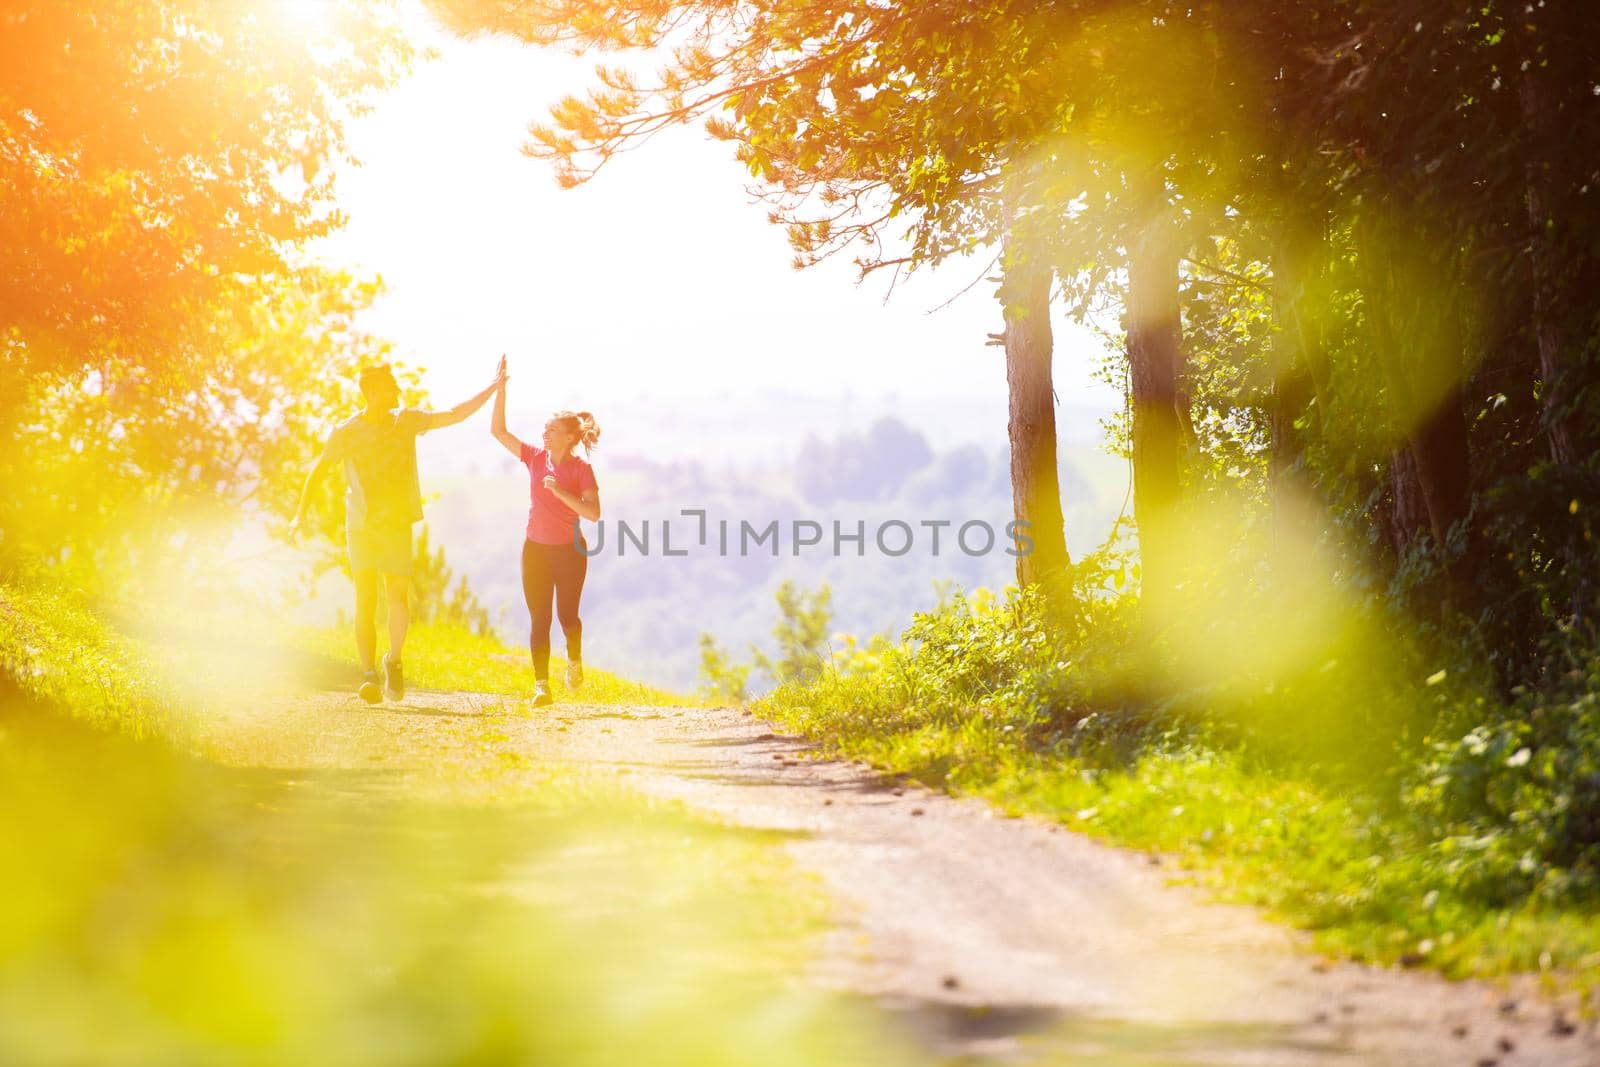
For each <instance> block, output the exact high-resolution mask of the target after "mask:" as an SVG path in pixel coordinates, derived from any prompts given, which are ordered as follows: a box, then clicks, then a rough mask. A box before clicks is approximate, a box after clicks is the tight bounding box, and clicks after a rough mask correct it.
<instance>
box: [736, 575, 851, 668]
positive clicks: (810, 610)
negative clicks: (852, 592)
mask: <svg viewBox="0 0 1600 1067" xmlns="http://www.w3.org/2000/svg"><path fill="white" fill-rule="evenodd" d="M776 597H777V601H778V621H777V624H776V625H775V626H773V628H772V636H773V639H774V640H775V641H776V642H777V646H778V652H777V657H776V658H770V657H768V656H767V655H766V654H765V653H763V652H762V651H761V650H760V649H755V650H753V651H754V655H755V665H756V666H757V667H758V668H760V669H761V670H762V671H765V672H766V673H767V674H768V675H770V676H771V677H772V679H773V681H775V682H777V683H778V684H779V685H784V684H786V683H789V682H805V681H808V680H810V679H813V678H816V677H817V676H818V675H820V674H821V673H822V671H823V670H824V669H825V668H826V667H827V665H828V660H829V657H830V653H829V645H828V624H829V623H830V622H832V621H833V608H832V605H831V602H832V598H833V593H832V591H831V590H830V589H829V588H828V586H827V585H826V584H824V585H823V586H822V587H821V588H819V589H817V590H815V591H813V592H811V593H807V592H805V591H804V590H802V589H800V587H799V586H797V585H795V583H794V582H793V581H785V582H784V583H783V584H782V585H780V586H779V587H778V591H777V594H776Z"/></svg>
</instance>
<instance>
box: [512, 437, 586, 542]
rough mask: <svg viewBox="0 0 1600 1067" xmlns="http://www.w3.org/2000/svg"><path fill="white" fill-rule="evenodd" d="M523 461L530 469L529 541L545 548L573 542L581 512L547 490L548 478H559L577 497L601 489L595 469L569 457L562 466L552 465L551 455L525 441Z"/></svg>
mask: <svg viewBox="0 0 1600 1067" xmlns="http://www.w3.org/2000/svg"><path fill="white" fill-rule="evenodd" d="M522 462H523V463H525V464H527V467H528V497H529V503H528V540H530V541H537V542H538V543H539V544H541V545H570V544H572V543H573V537H572V524H573V523H575V522H577V521H578V513H577V512H576V511H573V510H572V509H571V508H569V507H567V505H566V504H564V503H562V501H561V498H560V497H558V496H556V495H555V494H554V493H552V492H551V491H550V490H548V489H546V488H545V487H544V479H545V475H547V474H553V475H555V476H556V484H557V485H559V486H561V488H563V489H565V490H566V491H567V492H569V493H571V494H572V495H573V496H582V495H583V491H584V490H585V489H597V488H599V486H597V485H596V484H595V480H594V468H593V467H591V466H589V464H588V463H586V462H584V461H583V460H581V459H579V458H578V457H577V456H568V457H567V458H566V459H565V460H564V461H563V462H562V463H561V464H560V465H559V466H557V465H556V464H554V463H552V462H550V453H549V452H547V451H545V450H544V449H542V448H534V447H533V446H532V445H530V444H528V443H526V442H524V443H523V445H522Z"/></svg>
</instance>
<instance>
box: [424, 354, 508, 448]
mask: <svg viewBox="0 0 1600 1067" xmlns="http://www.w3.org/2000/svg"><path fill="white" fill-rule="evenodd" d="M505 376H506V360H505V357H504V356H501V357H500V366H499V367H497V368H496V369H495V376H494V381H492V382H490V383H489V385H488V387H487V388H485V389H484V390H483V391H482V392H478V393H474V394H473V395H472V396H470V397H468V398H467V399H466V400H463V401H462V402H461V403H459V404H457V405H456V406H455V407H453V408H451V409H450V410H448V411H428V412H424V413H423V416H422V425H421V426H420V427H418V429H417V432H418V433H427V432H428V431H429V430H437V429H439V428H441V427H444V426H454V425H455V424H456V423H458V422H462V421H464V420H466V419H469V418H471V417H472V415H473V413H474V412H476V411H477V410H478V409H479V408H481V407H483V404H484V401H486V400H488V399H489V397H490V396H492V395H493V394H494V391H495V390H496V389H498V388H500V385H501V383H502V382H503V381H504V380H505Z"/></svg>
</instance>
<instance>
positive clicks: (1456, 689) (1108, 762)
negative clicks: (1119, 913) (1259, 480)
mask: <svg viewBox="0 0 1600 1067" xmlns="http://www.w3.org/2000/svg"><path fill="white" fill-rule="evenodd" d="M1106 563H1107V561H1106V560H1105V559H1096V558H1094V557H1090V558H1089V559H1087V560H1085V561H1083V563H1081V564H1080V567H1081V568H1082V570H1080V571H1079V573H1078V575H1077V576H1076V579H1077V589H1078V590H1079V595H1080V596H1086V598H1087V603H1088V608H1087V612H1088V619H1089V622H1088V624H1087V625H1086V626H1085V628H1084V629H1083V630H1082V631H1079V632H1075V633H1070V632H1061V631H1059V630H1052V629H1049V628H1047V627H1046V626H1045V624H1044V618H1045V615H1044V611H1043V608H1042V605H1041V604H1040V602H1039V600H1038V597H1037V595H1036V594H1035V593H1032V592H1018V591H1016V590H1015V589H1013V590H1008V591H1007V594H1006V596H1005V597H1003V598H1002V597H996V596H994V595H992V594H990V593H988V592H985V591H982V590H980V591H979V592H977V593H975V594H972V595H970V596H954V597H950V598H948V599H947V600H946V601H945V602H944V603H943V604H942V605H941V606H940V607H939V608H938V609H937V610H935V611H932V612H928V613H924V614H919V615H917V616H916V617H915V619H914V621H913V622H912V624H911V625H910V626H909V627H908V628H907V629H906V631H905V633H904V635H903V636H902V639H901V641H900V642H899V643H898V644H894V645H892V646H884V647H880V648H878V649H876V650H875V651H874V652H873V654H872V655H870V656H867V655H852V656H850V657H841V658H840V660H839V662H838V664H837V666H836V669H834V670H831V671H828V672H826V673H825V674H823V675H821V676H820V677H818V678H817V679H815V680H813V681H811V682H809V683H800V684H791V685H785V686H782V687H780V688H779V689H777V690H775V691H774V692H773V693H772V694H771V695H769V696H768V697H766V698H765V699H763V700H762V701H761V702H760V703H759V704H758V705H757V708H758V710H759V711H760V712H761V713H763V714H766V715H769V716H772V717H773V718H775V719H776V720H777V721H779V722H782V723H784V724H785V725H787V726H789V727H792V728H795V729H799V730H801V731H802V732H804V733H806V734H808V735H809V736H811V737H813V738H815V739H817V740H818V741H820V742H821V743H822V744H824V746H826V747H827V748H828V749H830V750H832V751H836V752H840V753H842V754H845V755H848V756H851V757H854V758H864V759H869V760H872V761H874V762H876V763H878V764H879V765H881V766H884V767H886V768H888V769H891V770H894V771H899V772H902V773H907V774H910V775H913V776H915V777H917V778H920V779H921V780H924V781H926V782H928V783H930V784H933V785H936V786H942V787H945V788H949V789H951V790H954V791H959V792H973V793H977V794H979V795H982V796H985V797H987V798H989V799H991V800H993V801H995V802H997V803H999V804H1001V805H1002V806H1004V807H1006V808H1008V809H1010V810H1013V811H1019V812H1032V813H1037V814H1042V815H1046V816H1049V817H1052V818H1056V819H1059V820H1061V821H1063V822H1065V823H1067V824H1068V825H1071V826H1073V827H1074V828H1077V829H1081V830H1083V831H1086V832H1089V833H1092V834H1097V835H1102V836H1105V837H1107V838H1108V839H1110V840H1112V841H1115V842H1118V843H1121V844H1126V845H1132V846H1136V847H1143V848H1153V849H1157V850H1160V851H1162V852H1168V853H1172V854H1174V855H1176V856H1177V857H1179V858H1180V859H1182V860H1183V861H1184V862H1185V863H1186V864H1188V865H1189V866H1191V867H1192V868H1194V869H1195V870H1196V871H1197V872H1198V873H1200V874H1201V875H1202V876H1203V877H1205V878H1207V879H1208V880H1209V881H1210V882H1212V883H1213V884H1214V885H1216V886H1217V887H1218V888H1219V889H1222V890H1223V891H1225V892H1226V893H1227V894H1229V895H1230V896H1234V897H1237V898H1239V899H1243V900H1248V901H1252V902H1255V903H1259V904H1262V905H1264V906H1266V907H1268V908H1270V909H1272V910H1273V911H1275V912H1276V913H1278V914H1281V915H1283V916H1285V917H1286V918H1288V919H1290V920H1292V921H1294V922H1297V923H1300V924H1303V925H1305V926H1308V927H1310V928H1313V929H1316V930H1318V931H1319V932H1320V937H1321V939H1322V941H1323V943H1324V944H1325V945H1326V946H1327V947H1328V948H1330V949H1332V950H1335V951H1340V952H1347V953H1351V954H1353V955H1356V956H1358V957H1361V958H1368V959H1375V960H1384V961H1393V960H1395V959H1398V958H1399V957H1400V956H1402V955H1405V956H1407V957H1408V958H1423V959H1426V960H1427V961H1429V962H1430V963H1432V964H1433V965H1436V966H1439V967H1441V968H1443V969H1445V970H1447V971H1449V972H1450V973H1453V974H1494V973H1501V972H1504V971H1511V970H1521V969H1528V968H1542V969H1547V970H1548V969H1555V970H1558V971H1562V972H1565V973H1566V974H1567V975H1568V976H1569V977H1572V978H1575V979H1576V980H1578V981H1580V982H1583V983H1589V982H1592V981H1594V980H1595V979H1596V978H1600V973H1597V972H1596V970H1595V968H1596V961H1597V960H1600V955H1597V953H1600V936H1597V935H1596V933H1595V931H1596V930H1597V929H1600V926H1596V925H1595V923H1594V918H1595V917H1594V915H1593V901H1594V899H1595V894H1596V892H1597V890H1600V834H1597V828H1600V818H1597V817H1596V816H1597V810H1600V809H1597V807H1596V798H1597V797H1600V788H1597V783H1600V774H1597V769H1600V740H1597V739H1600V712H1597V709H1600V687H1597V686H1596V685H1595V683H1594V681H1593V679H1594V678H1595V677H1597V676H1600V674H1597V672H1595V671H1593V670H1591V669H1587V668H1588V665H1585V669H1582V670H1575V671H1574V672H1572V674H1571V676H1570V679H1569V681H1568V686H1569V688H1570V692H1569V693H1568V694H1567V695H1566V696H1565V697H1563V698H1561V699H1559V700H1553V699H1551V698H1550V697H1549V696H1548V695H1540V694H1538V693H1536V692H1534V691H1531V690H1530V691H1524V692H1523V694H1522V695H1521V696H1520V697H1518V698H1517V699H1516V700H1515V701H1514V702H1512V703H1510V704H1504V703H1500V702H1498V701H1496V700H1494V699H1493V698H1491V697H1488V696H1484V695H1481V694H1482V693H1483V692H1484V690H1482V689H1478V688H1475V687H1474V686H1471V685H1468V684H1466V682H1465V680H1464V679H1463V678H1457V677H1453V674H1452V672H1453V671H1455V668H1446V669H1444V670H1434V671H1432V672H1431V673H1427V674H1424V673H1420V668H1419V666H1418V665H1419V664H1421V663H1425V662H1428V660H1427V658H1426V656H1425V654H1424V653H1423V652H1422V650H1421V649H1420V648H1419V649H1412V650H1410V651H1409V652H1407V651H1405V650H1399V654H1397V655H1395V656H1393V657H1391V658H1389V659H1388V660H1387V661H1382V660H1380V659H1378V658H1375V657H1373V656H1371V655H1362V650H1363V648H1364V647H1365V646H1364V645H1363V644H1361V643H1360V642H1359V641H1357V639H1356V634H1355V633H1354V632H1352V633H1350V634H1348V635H1347V636H1346V637H1344V638H1342V640H1343V641H1345V642H1346V644H1345V646H1344V648H1343V652H1342V654H1346V655H1351V657H1352V658H1351V660H1350V663H1351V666H1350V667H1348V668H1345V667H1341V666H1340V665H1339V664H1338V662H1337V661H1336V659H1335V658H1327V659H1319V660H1317V664H1318V665H1317V666H1316V667H1315V668H1314V669H1311V670H1301V669H1298V668H1296V669H1290V670H1287V671H1285V670H1277V671H1266V672H1263V673H1256V674H1253V675H1252V674H1248V673H1247V674H1244V675H1239V676H1235V675H1233V674H1231V673H1230V674H1229V675H1228V682H1227V684H1217V683H1215V682H1208V683H1207V684H1204V685H1201V686H1199V687H1198V688H1192V689H1183V688H1181V687H1180V686H1179V685H1178V683H1179V682H1181V680H1182V679H1184V678H1186V677H1191V678H1192V677H1193V676H1191V675H1188V674H1186V673H1185V671H1184V670H1183V669H1181V660H1182V655H1181V652H1180V651H1179V650H1178V649H1175V648H1174V647H1173V644H1172V635H1171V634H1167V635H1165V636H1158V635H1155V634H1152V633H1151V631H1150V630H1148V629H1147V628H1146V627H1144V626H1143V625H1142V624H1140V623H1139V622H1138V621H1137V620H1136V618H1135V617H1134V615H1133V612H1132V611H1131V608H1132V602H1131V601H1130V600H1129V599H1128V598H1126V597H1123V598H1099V599H1097V598H1095V597H1093V596H1088V594H1089V593H1090V592H1092V590H1094V589H1097V588H1103V585H1102V582H1103V581H1104V571H1105V568H1106ZM1225 569H1226V562H1224V563H1222V564H1220V565H1219V570H1225ZM1255 610H1256V606H1255V605H1254V604H1247V605H1246V606H1244V607H1243V609H1242V614H1244V615H1246V616H1248V615H1250V614H1251V613H1252V612H1254V611H1255ZM1216 625H1218V626H1223V627H1224V628H1226V626H1225V620H1221V621H1218V622H1217V623H1216ZM1235 636H1236V635H1235ZM1350 642H1356V643H1353V644H1352V643H1350ZM1385 662H1387V665H1385ZM1485 723H1487V724H1489V725H1484V724H1485ZM1463 724H1466V725H1463ZM1474 724H1476V725H1474Z"/></svg>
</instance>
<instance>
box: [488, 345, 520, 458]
mask: <svg viewBox="0 0 1600 1067" xmlns="http://www.w3.org/2000/svg"><path fill="white" fill-rule="evenodd" d="M496 378H497V380H498V381H499V383H500V384H499V387H498V388H497V389H495V391H494V413H493V414H492V415H490V416H489V432H490V433H492V434H494V439H495V440H496V441H499V442H500V443H501V444H502V445H505V447H506V451H507V452H510V453H511V454H512V455H513V456H516V457H517V458H518V459H521V458H522V442H521V441H520V440H518V438H517V435H516V434H514V433H512V432H511V431H510V430H508V429H506V357H505V356H501V357H500V368H499V370H498V372H497V374H496Z"/></svg>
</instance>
